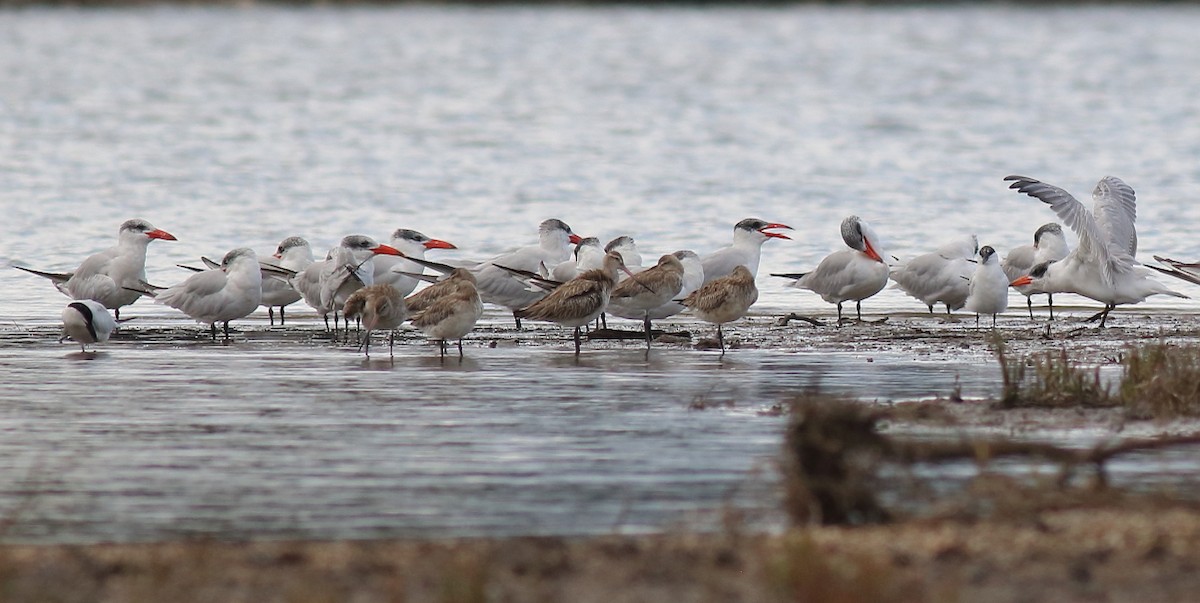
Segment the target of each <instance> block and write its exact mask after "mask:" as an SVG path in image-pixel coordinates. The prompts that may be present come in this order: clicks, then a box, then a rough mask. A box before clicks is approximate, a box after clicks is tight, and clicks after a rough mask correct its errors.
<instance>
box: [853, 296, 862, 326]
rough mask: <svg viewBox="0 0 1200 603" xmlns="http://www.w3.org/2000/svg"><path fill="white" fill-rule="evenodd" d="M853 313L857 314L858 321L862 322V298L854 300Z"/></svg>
mask: <svg viewBox="0 0 1200 603" xmlns="http://www.w3.org/2000/svg"><path fill="white" fill-rule="evenodd" d="M854 313H855V314H857V315H858V322H862V300H861V299H860V300H858V301H857V302H854Z"/></svg>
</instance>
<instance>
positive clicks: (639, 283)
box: [611, 254, 683, 351]
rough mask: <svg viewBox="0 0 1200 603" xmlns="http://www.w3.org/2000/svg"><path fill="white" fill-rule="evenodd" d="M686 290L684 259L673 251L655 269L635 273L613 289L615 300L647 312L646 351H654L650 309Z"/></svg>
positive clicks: (630, 308) (621, 304) (645, 325)
mask: <svg viewBox="0 0 1200 603" xmlns="http://www.w3.org/2000/svg"><path fill="white" fill-rule="evenodd" d="M682 289H683V262H680V261H679V258H677V257H675V256H674V255H672V254H667V255H664V256H662V257H661V258H658V263H657V264H655V265H654V266H652V267H651V268H649V269H647V270H644V271H642V272H639V273H637V275H635V276H631V277H629V278H627V279H625V280H624V281H621V284H619V285H617V288H616V289H613V292H612V297H611V303H612V304H613V305H619V306H621V307H623V308H627V309H629V310H634V311H638V312H642V313H643V321H644V322H643V326H644V327H645V329H646V350H647V351H649V350H650V311H651V310H654V309H655V308H658V307H659V306H661V305H663V304H665V303H667V302H669V301H671V300H672V299H674V297H675V296H676V295H679V292H680V291H681V290H682Z"/></svg>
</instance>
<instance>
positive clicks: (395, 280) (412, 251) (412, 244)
mask: <svg viewBox="0 0 1200 603" xmlns="http://www.w3.org/2000/svg"><path fill="white" fill-rule="evenodd" d="M390 245H391V246H392V247H394V248H395V249H396V250H397V251H399V252H400V253H401V254H402V255H400V256H392V255H380V256H376V257H375V259H374V262H375V284H376V285H391V286H392V287H393V288H395V289H396V291H397V292H399V293H400V296H401V297H404V296H407V295H409V294H411V293H412V292H413V291H414V290H416V288H417V283H419V282H420V281H418V280H417V279H415V278H413V277H411V276H408V275H407V274H406V273H416V274H421V271H423V270H424V269H425V268H424V267H423V266H421V265H420V264H417V263H416V262H413V261H410V260H409V259H408V258H419V259H424V258H425V252H426V251H429V250H431V249H458V247H455V246H454V244H453V243H450V242H448V241H443V240H441V239H431V238H429V237H428V236H426V235H425V234H424V233H421V232H417V231H415V230H411V229H408V228H399V229H397V230H396V231H395V232H393V233H392V240H391V243H390Z"/></svg>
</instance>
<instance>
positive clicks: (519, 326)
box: [513, 310, 521, 331]
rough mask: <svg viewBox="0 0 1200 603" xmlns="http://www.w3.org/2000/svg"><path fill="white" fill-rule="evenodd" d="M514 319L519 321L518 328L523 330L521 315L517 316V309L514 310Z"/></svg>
mask: <svg viewBox="0 0 1200 603" xmlns="http://www.w3.org/2000/svg"><path fill="white" fill-rule="evenodd" d="M513 320H515V321H517V330H518V331H520V330H521V317H520V316H517V311H516V310H513Z"/></svg>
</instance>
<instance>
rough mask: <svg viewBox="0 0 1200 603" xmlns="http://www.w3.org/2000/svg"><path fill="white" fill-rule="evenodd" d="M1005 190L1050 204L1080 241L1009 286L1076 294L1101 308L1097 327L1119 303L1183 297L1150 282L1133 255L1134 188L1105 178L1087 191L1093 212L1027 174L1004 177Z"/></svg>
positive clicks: (1135, 207)
mask: <svg viewBox="0 0 1200 603" xmlns="http://www.w3.org/2000/svg"><path fill="white" fill-rule="evenodd" d="M1004 180H1005V181H1007V182H1012V184H1011V185H1009V188H1011V189H1014V190H1016V191H1017V192H1019V193H1024V194H1026V195H1029V196H1030V197H1033V198H1035V199H1038V200H1039V201H1041V202H1043V203H1045V204H1047V205H1049V206H1050V208H1051V209H1053V210H1054V213H1056V214H1058V218H1059V219H1060V220H1062V221H1063V223H1064V224H1066V225H1067V227H1068V228H1070V229H1071V230H1072V231H1074V232H1075V235H1076V236H1077V237H1078V238H1079V245H1078V246H1077V247H1076V248H1075V249H1074V250H1072V251H1071V253H1069V254H1067V257H1065V258H1063V259H1061V260H1059V261H1057V262H1049V263H1042V264H1039V265H1037V266H1034V267H1033V269H1032V270H1031V271H1030V273H1029V274H1028V275H1026V276H1023V277H1020V278H1018V279H1016V280H1014V281H1012V283H1011V284H1012V286H1013V287H1025V286H1028V287H1030V288H1031V289H1032V290H1033V291H1034V292H1039V293H1059V292H1063V293H1077V294H1079V295H1082V296H1084V297H1087V298H1090V299H1094V300H1096V301H1098V302H1101V303H1103V304H1104V309H1103V310H1101V311H1100V312H1099V313H1097V314H1096V315H1095V316H1093V317H1092V319H1096V318H1099V319H1100V326H1102V327H1103V326H1104V323H1105V321H1107V320H1108V314H1109V312H1112V310H1113V309H1114V308H1116V307H1117V306H1118V305H1122V304H1136V303H1140V302H1142V301H1144V300H1145V299H1146V298H1147V297H1149V296H1151V295H1173V296H1175V297H1183V298H1186V297H1187V296H1186V295H1184V294H1182V293H1178V292H1175V291H1172V290H1171V289H1169V288H1168V287H1167V286H1166V285H1163V284H1162V283H1160V282H1158V281H1156V280H1154V279H1152V278H1150V275H1151V274H1153V272H1152V271H1151V270H1150V269H1149V268H1147V267H1146V266H1143V265H1142V264H1139V263H1138V261H1137V260H1135V259H1134V256H1135V255H1136V254H1137V231H1136V229H1135V228H1134V219H1135V218H1136V216H1137V199H1136V197H1135V195H1134V192H1133V188H1132V187H1130V186H1129V185H1128V184H1125V182H1124V181H1122V180H1121V179H1120V178H1116V177H1114V176H1105V177H1104V178H1102V179H1100V182H1098V183H1097V184H1096V188H1095V189H1094V190H1093V191H1092V200H1093V205H1092V211H1088V210H1087V208H1086V207H1084V205H1083V203H1080V202H1079V200H1077V199H1076V198H1075V197H1073V196H1071V194H1070V193H1068V192H1067V191H1065V190H1063V189H1061V188H1059V187H1057V186H1053V185H1050V184H1046V183H1045V182H1042V181H1040V180H1035V179H1033V178H1029V177H1027V176H1006V177H1005V178H1004Z"/></svg>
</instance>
